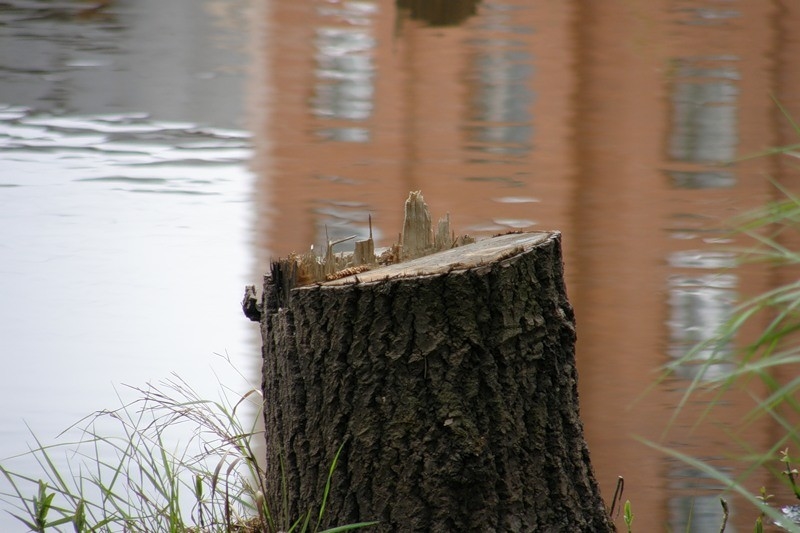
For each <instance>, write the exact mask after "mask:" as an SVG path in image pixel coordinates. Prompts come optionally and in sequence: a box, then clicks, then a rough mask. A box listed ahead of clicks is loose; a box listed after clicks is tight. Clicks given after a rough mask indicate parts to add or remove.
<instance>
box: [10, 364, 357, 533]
mask: <svg viewBox="0 0 800 533" xmlns="http://www.w3.org/2000/svg"><path fill="white" fill-rule="evenodd" d="M131 389H133V392H134V393H135V394H136V396H137V399H136V400H134V401H132V402H129V403H125V402H123V401H121V407H120V408H118V409H116V410H104V411H100V412H97V413H95V414H93V415H91V416H89V417H86V418H84V419H83V420H81V421H79V422H78V423H77V424H75V425H73V426H71V427H70V428H69V429H68V430H67V431H65V432H64V433H62V434H61V436H60V438H63V437H64V436H65V435H66V434H67V433H70V434H71V433H74V432H75V431H76V430H77V433H78V435H79V437H77V438H76V439H75V440H69V441H61V442H58V443H57V444H52V445H45V444H43V443H42V442H41V441H40V440H39V439H38V438H37V437H36V435H35V434H34V433H33V432H31V435H32V438H33V441H34V443H35V445H34V446H32V447H30V448H29V451H28V452H27V453H26V454H23V455H25V456H27V457H28V458H31V457H32V458H33V459H35V461H36V462H37V463H38V465H39V467H40V470H41V473H40V475H39V476H35V475H33V474H30V473H21V472H14V471H12V470H11V469H10V468H8V467H7V466H5V465H3V464H0V473H2V475H3V476H4V477H5V479H6V481H7V482H8V483H7V485H8V487H9V489H8V490H7V491H6V492H2V493H0V499H2V500H3V501H5V502H6V503H7V504H8V505H9V506H10V510H9V511H8V512H10V513H11V514H12V516H14V517H15V518H16V519H17V520H18V521H19V522H21V523H22V524H24V525H25V526H26V527H27V528H28V529H29V530H31V531H36V532H44V531H74V532H76V533H84V532H100V531H103V532H105V531H125V532H131V533H137V532H150V533H151V532H169V533H215V532H238V533H256V532H270V533H277V532H278V531H287V532H288V531H293V532H298V533H301V532H306V531H318V527H315V528H311V529H309V526H308V517H310V516H311V511H310V510H309V513H308V514H307V515H305V516H304V517H301V519H297V520H295V521H294V522H293V523H287V522H288V517H286V520H282V518H281V517H283V516H285V515H284V513H282V512H275V509H274V508H273V507H272V506H271V505H270V502H267V501H266V500H265V498H264V494H267V491H266V487H265V486H264V479H265V476H264V472H263V469H262V466H261V465H260V464H259V461H258V455H257V453H256V449H257V448H256V445H255V443H256V442H260V441H261V440H263V434H262V433H263V432H261V431H258V430H257V429H256V422H255V421H256V419H258V418H259V417H258V416H257V415H255V414H254V413H257V412H258V411H259V410H260V408H261V395H260V391H257V390H255V389H253V390H250V391H249V392H247V393H246V394H244V395H241V396H239V397H237V398H235V401H229V400H228V399H227V398H223V399H221V400H219V401H212V400H207V399H203V398H201V397H200V396H199V395H198V394H197V392H196V391H195V390H194V389H193V388H192V387H191V386H189V385H188V384H187V383H186V382H185V381H184V380H182V379H181V378H180V377H178V376H177V375H173V377H172V378H171V379H169V380H166V381H163V382H162V383H160V384H159V385H158V386H147V387H145V388H137V387H131ZM246 405H250V407H251V409H250V410H249V412H248V413H246V414H245V415H244V416H242V413H240V411H241V410H242V408H243V406H246ZM242 419H247V420H248V422H247V423H243V422H242ZM187 427H188V428H189V429H190V431H189V432H188V433H189V435H190V437H189V439H188V441H187V442H185V443H181V442H180V440H179V439H180V436H181V435H183V436H184V437H183V438H186V437H185V435H186V434H187V432H186V431H185V429H186V428H187ZM337 457H338V453H337ZM11 459H14V458H11ZM335 462H336V458H334V461H333V464H332V465H331V469H330V471H329V474H328V485H327V486H329V485H330V479H331V476H332V475H333V470H334V468H335ZM326 496H327V493H326ZM324 512H325V502H324V501H323V502H322V504H321V505H320V509H319V510H318V515H319V516H320V517H322V516H323V515H324ZM303 522H305V523H303ZM319 522H320V521H319V520H317V526H318V525H319ZM371 524H372V523H361V524H351V525H346V526H341V527H338V528H334V529H330V530H327V531H328V533H334V532H337V531H346V530H350V529H355V528H358V527H364V526H366V525H371ZM320 533H322V532H320Z"/></svg>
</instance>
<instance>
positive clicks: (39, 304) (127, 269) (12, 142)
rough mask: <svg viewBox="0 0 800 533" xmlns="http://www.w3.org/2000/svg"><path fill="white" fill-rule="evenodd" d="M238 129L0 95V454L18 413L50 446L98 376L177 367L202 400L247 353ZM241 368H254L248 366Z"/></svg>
mask: <svg viewBox="0 0 800 533" xmlns="http://www.w3.org/2000/svg"><path fill="white" fill-rule="evenodd" d="M249 155H250V140H249V136H248V135H247V134H246V133H244V132H241V131H235V130H222V129H214V128H206V127H202V126H199V125H196V124H192V123H177V122H163V121H152V120H150V119H149V118H148V116H147V115H146V114H142V113H130V114H115V115H89V116H52V115H48V114H35V113H34V112H33V111H31V110H29V109H27V108H24V107H19V106H17V107H14V106H9V105H5V106H4V105H0V185H2V187H0V228H2V230H0V295H2V303H3V305H2V306H0V353H3V357H4V367H3V368H4V371H5V373H6V379H5V380H4V381H5V385H4V387H3V388H2V391H0V402H2V404H3V405H6V406H10V405H13V406H14V409H13V412H12V411H10V410H6V411H5V413H4V416H2V417H0V442H2V444H0V457H7V456H9V455H11V454H13V453H17V452H20V451H24V447H23V446H24V444H23V443H24V442H25V441H26V440H28V438H27V437H26V436H25V433H26V429H25V425H24V424H23V420H24V421H25V422H27V423H28V424H29V425H30V427H31V428H32V429H33V430H34V431H35V432H36V433H37V435H40V436H41V437H42V438H43V439H44V440H45V441H49V440H50V439H51V438H52V437H54V436H55V435H56V434H57V433H58V432H59V431H61V430H63V429H64V428H65V427H66V426H67V425H68V424H70V423H72V422H75V421H76V420H77V419H78V418H80V417H81V416H83V415H86V414H88V413H91V412H93V411H95V410H97V409H102V408H109V407H115V406H117V405H118V400H117V398H116V394H115V392H114V388H113V387H112V384H115V385H119V384H122V383H126V384H131V385H134V386H142V385H144V384H145V383H146V382H148V381H158V380H160V379H163V378H167V377H169V375H170V373H171V372H173V371H174V372H177V373H178V374H179V375H181V376H182V377H184V378H185V379H186V380H187V381H188V382H190V383H192V385H196V386H197V388H198V390H199V391H200V392H201V394H207V395H208V396H206V397H209V398H214V397H216V394H217V392H218V389H219V384H218V383H215V379H214V376H213V373H212V370H213V372H215V373H217V374H218V375H219V379H220V381H222V382H223V383H225V384H226V385H230V386H233V387H236V386H237V383H238V382H239V379H240V378H238V377H237V376H236V374H235V372H234V370H233V369H232V368H230V367H229V366H228V364H227V363H225V362H224V361H222V360H221V359H220V358H219V357H216V356H215V355H214V353H215V352H216V353H225V352H228V353H229V354H230V356H231V357H232V359H233V361H234V363H235V364H236V365H237V366H238V367H239V369H240V370H242V371H243V372H247V371H248V370H249V368H250V367H251V366H253V367H254V366H255V365H256V362H255V361H251V360H250V359H251V358H252V357H253V356H252V354H253V353H257V350H256V351H254V350H253V348H252V344H251V338H250V335H251V333H252V332H251V331H250V328H249V327H248V326H249V323H248V322H247V321H246V320H244V319H243V317H242V316H241V311H240V309H239V305H238V300H239V296H240V292H241V289H242V287H243V285H244V284H245V282H246V281H247V280H248V274H249V269H250V265H249V254H248V253H247V245H248V243H247V239H246V235H247V234H248V228H249V221H248V216H249V213H250V212H251V205H250V189H251V186H252V176H251V174H250V172H249V171H248V170H247V169H246V167H245V165H244V161H245V160H246V159H247V158H248V157H249ZM253 375H255V373H253Z"/></svg>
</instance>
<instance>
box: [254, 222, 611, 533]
mask: <svg viewBox="0 0 800 533" xmlns="http://www.w3.org/2000/svg"><path fill="white" fill-rule="evenodd" d="M276 274H278V273H277V272H275V271H274V266H273V275H272V276H267V277H265V284H264V294H263V300H262V302H261V304H260V305H257V306H256V305H255V302H254V301H253V300H252V299H253V295H252V294H250V298H251V302H250V303H251V305H250V308H251V311H252V312H251V314H250V315H248V316H251V318H254V319H260V323H261V333H262V337H263V379H264V381H263V392H264V419H265V424H266V434H267V456H268V457H267V459H268V464H267V472H268V473H267V476H268V488H269V490H270V491H271V494H269V495H268V497H269V498H270V500H271V501H273V502H283V501H287V502H288V506H289V512H290V515H291V516H301V515H302V514H304V513H305V512H307V511H308V510H314V511H313V515H312V516H313V517H314V518H312V520H314V519H315V517H316V512H317V511H316V510H317V509H319V505H320V503H321V501H322V498H323V492H324V488H325V483H326V479H327V475H328V468H329V467H330V464H331V461H332V460H333V458H334V455H335V454H336V452H337V449H339V447H340V446H341V447H342V451H341V454H340V456H339V459H338V464H337V465H336V469H335V472H334V474H333V478H332V481H331V487H330V493H329V495H328V498H327V506H326V509H325V515H324V518H323V521H322V525H323V526H335V525H344V524H348V523H353V522H359V521H367V520H378V521H380V524H379V525H378V526H375V527H374V528H370V529H369V530H370V531H382V532H383V531H435V532H448V531H453V532H455V531H458V532H463V531H481V532H485V531H498V532H499V531H503V532H505V531H526V532H527V531H538V532H549V531H568V532H577V531H586V532H593V533H596V532H604V531H614V526H613V524H612V522H611V521H610V519H609V518H608V515H607V511H606V509H605V506H604V503H603V501H602V499H601V497H600V492H599V489H598V486H597V483H596V481H595V478H594V475H593V472H592V468H591V464H590V461H589V450H588V448H587V446H586V442H585V441H584V437H583V427H582V424H581V421H580V418H579V410H578V390H577V381H576V380H577V374H576V368H575V353H574V351H575V322H574V314H573V311H572V307H571V306H570V304H569V302H568V300H567V296H566V289H565V286H564V281H563V267H562V256H561V235H560V233H557V232H543V233H518V234H507V235H502V236H498V237H494V238H492V239H487V240H484V241H480V242H477V243H475V244H470V245H467V246H463V247H459V248H454V249H451V250H447V251H444V252H440V253H435V254H433V255H429V256H426V257H422V258H420V259H415V260H412V261H409V262H406V263H400V264H396V265H392V266H388V267H384V268H378V269H375V270H370V271H367V272H362V273H359V274H357V275H354V276H349V277H345V278H342V279H337V280H334V281H330V282H324V283H316V284H313V285H310V286H305V287H297V288H292V286H291V284H289V285H288V286H287V284H286V281H285V280H281V279H276V278H280V275H277V276H276ZM282 275H285V273H284V274H282ZM246 299H247V298H246ZM247 307H248V306H247V305H245V308H246V309H247ZM255 307H257V308H258V309H257V310H255ZM284 490H285V491H286V494H285V495H284V494H283V492H282V491H284Z"/></svg>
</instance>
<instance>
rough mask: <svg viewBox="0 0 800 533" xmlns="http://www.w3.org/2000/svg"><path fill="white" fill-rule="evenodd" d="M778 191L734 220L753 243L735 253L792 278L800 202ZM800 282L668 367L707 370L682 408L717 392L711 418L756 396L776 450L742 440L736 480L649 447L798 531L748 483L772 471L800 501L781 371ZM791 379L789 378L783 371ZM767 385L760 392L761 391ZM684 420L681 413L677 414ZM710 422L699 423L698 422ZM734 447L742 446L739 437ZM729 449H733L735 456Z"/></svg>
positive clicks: (789, 149)
mask: <svg viewBox="0 0 800 533" xmlns="http://www.w3.org/2000/svg"><path fill="white" fill-rule="evenodd" d="M777 104H778V106H779V108H780V109H781V111H782V112H784V115H785V116H786V117H787V119H788V120H789V122H790V123H791V124H792V126H793V128H794V129H795V131H796V132H797V133H798V135H799V136H800V127H798V125H797V124H795V123H794V121H793V120H792V119H791V117H789V116H788V114H786V112H785V110H784V109H783V108H782V107H781V106H780V103H777ZM798 149H800V145H791V146H785V147H781V148H775V149H772V150H769V151H768V152H764V153H763V154H759V155H761V156H767V155H769V156H783V157H790V158H797V157H798V152H797V150H798ZM774 186H775V187H776V190H778V191H779V192H780V194H781V197H780V198H779V199H777V200H775V201H772V202H769V203H768V204H767V205H765V206H763V207H761V208H759V209H756V210H753V211H750V212H748V213H746V214H744V215H742V216H740V217H738V218H736V219H735V220H734V221H733V227H734V230H733V232H734V233H735V234H737V235H744V236H747V237H749V239H750V241H751V245H750V246H747V247H744V248H738V249H734V250H732V251H733V252H735V256H736V257H737V266H738V265H745V264H749V263H767V264H769V265H770V267H771V269H772V270H773V271H778V270H780V269H785V271H787V272H795V273H796V272H798V271H800V249H797V248H800V197H798V196H797V195H795V194H793V193H792V192H791V191H790V190H788V189H787V188H785V187H783V186H781V185H780V184H779V183H775V184H774ZM750 324H754V325H756V326H758V327H756V329H757V330H758V332H759V333H758V334H757V335H756V337H755V339H754V340H751V341H748V342H746V344H744V345H743V346H742V347H741V348H740V349H739V350H738V352H737V354H736V355H737V357H735V358H731V355H730V351H729V347H730V346H734V345H735V344H734V340H735V339H736V338H737V337H739V336H740V334H741V332H742V330H743V329H744V328H745V327H747V326H749V325H750ZM798 333H800V280H794V281H789V282H787V283H785V284H783V285H781V286H778V287H776V288H774V289H771V290H768V291H766V292H764V293H763V294H758V295H755V296H753V297H751V298H749V299H747V300H745V301H743V302H742V303H741V304H739V305H738V306H737V307H736V308H735V309H734V310H733V312H732V314H731V317H730V318H729V320H727V321H726V322H725V323H724V324H723V325H722V326H721V327H720V328H719V329H718V331H717V332H716V334H715V335H713V336H712V337H711V338H709V339H707V340H705V341H704V342H702V343H700V344H698V345H697V346H695V347H694V348H693V349H692V350H690V351H689V352H688V353H687V354H686V355H685V356H684V357H682V358H681V359H679V360H676V361H675V362H674V363H672V364H671V365H669V367H668V368H667V375H668V374H669V373H670V372H672V371H674V370H675V369H677V368H679V367H681V366H684V365H696V368H697V369H698V370H699V371H698V372H696V374H695V378H694V380H693V381H692V382H691V383H690V384H689V386H688V388H687V390H686V392H685V394H684V396H683V398H682V400H681V402H680V404H679V406H678V411H680V409H681V408H682V407H683V406H684V405H686V404H687V402H688V401H689V400H690V398H691V397H692V396H693V395H694V394H696V393H698V392H700V391H707V390H709V389H711V390H715V391H716V394H715V395H714V396H713V399H712V401H711V402H710V404H709V407H708V408H707V410H706V413H705V415H704V417H707V416H709V415H710V414H711V413H713V411H714V408H715V407H716V406H717V405H722V404H724V402H725V393H726V392H727V391H729V390H731V389H734V388H740V389H744V390H747V391H750V395H751V397H752V398H753V407H752V409H751V411H750V412H749V413H748V414H747V415H746V416H745V417H744V422H745V425H747V423H752V422H753V421H755V420H758V419H762V418H763V417H767V418H769V419H771V420H772V421H773V422H774V423H773V426H774V427H776V428H778V431H777V432H776V433H775V435H774V442H773V443H772V446H771V447H770V449H768V450H758V451H756V450H753V449H752V447H750V446H749V445H748V444H747V442H746V440H745V439H741V440H739V441H738V443H739V444H740V445H742V446H743V448H744V450H745V451H746V452H747V454H748V455H747V459H748V461H749V463H750V465H749V468H748V469H747V470H746V472H744V473H743V474H742V475H740V476H739V477H737V478H736V479H731V478H729V477H727V476H726V475H724V474H722V473H721V472H719V471H717V470H715V469H714V468H712V467H710V466H709V465H705V464H703V463H702V462H701V461H698V460H696V459H693V458H691V457H688V456H685V455H683V454H680V453H678V452H676V451H674V450H667V449H665V448H662V447H660V446H658V445H656V444H654V443H648V444H650V445H651V446H653V447H654V448H656V449H659V450H660V451H662V452H664V453H667V454H669V455H672V456H673V457H675V458H678V459H681V460H682V461H684V462H686V463H688V464H691V465H693V466H695V467H696V468H698V469H700V470H701V471H704V472H705V473H707V474H708V475H710V476H711V477H713V478H715V479H717V480H718V481H719V482H720V483H721V484H723V485H724V486H726V487H729V488H731V489H732V490H734V491H736V492H738V493H740V494H742V495H743V496H745V497H746V498H747V499H748V500H749V501H751V502H752V503H753V504H754V505H755V506H756V507H757V509H758V511H759V513H760V516H759V519H758V523H759V524H760V523H761V520H762V518H763V517H769V518H770V519H771V520H773V521H779V520H780V519H781V516H783V519H782V520H780V522H781V525H782V526H783V527H784V528H785V529H787V530H790V531H800V525H798V524H797V523H794V522H793V521H791V520H786V516H791V515H792V514H793V513H794V512H796V509H795V508H796V507H797V506H788V507H784V508H783V509H782V514H781V513H778V512H777V511H775V512H773V510H772V509H771V508H770V507H769V505H768V503H767V501H766V499H767V498H766V497H763V496H764V495H762V498H759V497H756V496H752V495H749V494H745V491H744V489H742V486H741V482H742V481H743V479H744V477H746V476H747V475H749V473H751V472H753V471H754V470H756V469H760V468H768V469H770V470H771V471H773V472H775V473H776V474H778V476H779V477H781V478H782V480H783V482H784V483H785V484H786V485H787V489H789V490H790V491H791V492H789V494H791V493H792V492H793V493H794V495H796V496H797V498H798V499H800V490H797V486H796V484H795V482H796V478H795V477H794V476H795V472H794V471H793V470H792V469H791V467H790V466H789V457H788V453H789V450H794V451H795V452H797V451H798V450H800V431H798V427H797V426H796V423H797V421H798V420H800V399H798V392H800V375H795V376H794V377H791V378H789V379H780V378H779V377H777V376H778V374H779V372H780V371H781V370H786V369H789V368H796V365H797V364H798V363H800V337H798ZM720 363H724V364H731V363H732V365H733V366H732V368H731V371H730V372H727V373H719V372H712V371H710V370H711V369H712V367H713V366H714V365H717V364H720ZM783 374H787V373H786V372H783ZM754 384H759V387H754V386H753V385H754ZM753 390H763V391H765V393H764V394H759V395H757V394H756V393H754V392H752V391H753ZM676 415H677V413H676ZM701 422H703V420H700V421H698V423H701ZM732 442H736V440H735V439H732ZM727 451H729V450H727ZM779 463H784V464H786V465H787V467H786V470H785V471H782V472H780V471H777V470H775V468H774V465H775V464H779Z"/></svg>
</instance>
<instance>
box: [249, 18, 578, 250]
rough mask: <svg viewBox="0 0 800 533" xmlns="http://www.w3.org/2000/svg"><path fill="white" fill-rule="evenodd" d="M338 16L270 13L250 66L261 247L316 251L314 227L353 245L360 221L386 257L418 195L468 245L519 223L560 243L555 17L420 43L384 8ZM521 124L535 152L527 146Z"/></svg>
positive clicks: (421, 37)
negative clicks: (536, 225) (260, 83)
mask: <svg viewBox="0 0 800 533" xmlns="http://www.w3.org/2000/svg"><path fill="white" fill-rule="evenodd" d="M517 3H519V4H520V5H522V3H521V2H517ZM349 6H350V7H349V8H348V7H347V6H345V5H344V4H338V3H332V4H325V5H319V6H316V7H314V6H309V5H307V4H306V5H303V6H294V5H291V4H289V3H286V2H278V3H276V4H275V5H274V7H273V8H272V11H271V12H270V13H269V21H270V22H269V28H270V30H269V33H270V35H269V43H268V45H267V46H266V47H265V50H266V51H267V54H266V55H265V56H263V57H262V58H261V59H260V61H261V65H260V66H259V68H260V69H265V70H267V71H269V102H267V103H266V105H267V108H268V113H269V114H268V116H266V117H264V119H263V120H261V121H259V123H258V124H256V125H255V129H256V130H259V131H261V132H262V135H263V136H264V137H265V138H267V139H268V144H269V149H268V150H267V149H264V147H265V146H266V143H265V144H263V145H262V147H261V148H262V151H261V156H260V158H259V160H258V162H257V165H259V166H262V167H263V168H269V169H270V170H269V172H265V173H262V177H261V180H262V183H263V186H262V193H263V194H265V201H264V202H262V203H263V204H265V205H268V206H269V212H270V213H271V214H270V215H269V216H268V217H265V218H264V219H262V220H261V221H260V223H261V224H265V225H266V226H264V227H263V230H262V231H260V232H259V234H260V235H262V238H264V239H266V241H262V242H261V244H260V246H261V248H266V249H269V250H270V252H271V253H275V254H285V253H287V252H289V251H291V250H294V249H297V248H299V247H303V246H306V245H308V244H311V243H320V240H324V227H325V226H326V225H327V227H328V231H329V235H331V237H333V236H334V235H340V234H344V233H356V232H361V233H363V232H364V231H365V229H366V215H367V213H372V214H373V220H374V223H375V226H376V228H377V229H378V230H379V235H378V236H379V239H380V241H381V242H380V243H379V244H384V245H386V244H389V242H390V240H391V239H393V238H394V234H395V232H397V231H399V230H400V227H401V222H402V221H401V218H400V217H401V209H402V203H403V201H404V199H405V197H406V195H407V193H408V191H409V190H416V189H421V190H422V191H423V193H424V194H425V198H426V200H427V201H428V203H429V204H430V205H431V206H432V208H433V210H434V215H435V216H437V215H443V214H444V213H445V212H450V213H451V214H452V216H453V222H454V225H455V226H457V227H458V228H461V229H464V230H466V231H472V232H475V231H480V230H484V232H485V233H489V232H497V231H503V230H505V229H513V228H516V226H520V225H526V224H529V223H530V222H531V221H538V222H540V224H541V225H542V226H545V227H559V228H560V229H565V224H566V223H567V221H568V219H567V216H566V213H567V212H568V209H567V208H566V206H567V202H568V200H569V197H570V195H569V194H568V191H569V189H568V187H569V181H568V180H567V179H566V177H567V176H569V175H570V173H571V172H570V170H569V163H568V161H569V160H568V147H569V146H568V139H567V135H568V126H567V125H568V123H569V120H568V119H569V117H568V115H567V113H568V109H569V108H568V101H569V96H570V90H568V89H565V87H569V83H568V76H569V68H568V67H569V61H568V59H567V58H568V56H567V54H566V52H568V50H569V47H568V43H567V42H566V40H565V39H566V37H567V36H568V32H567V31H566V30H567V28H568V26H567V24H568V22H569V20H568V18H567V13H566V11H563V10H555V12H554V13H550V12H544V13H537V12H536V11H533V10H529V9H526V10H521V9H516V10H513V11H512V12H508V13H507V12H505V10H498V9H496V6H495V7H492V6H491V5H488V7H486V10H487V12H488V14H486V15H482V16H481V17H476V18H472V19H469V20H467V21H466V22H465V23H464V24H462V25H460V26H447V27H436V28H432V27H426V26H423V25H422V24H421V23H420V22H417V21H412V20H408V19H401V20H395V16H396V12H395V11H394V7H393V6H392V5H391V4H389V3H386V2H382V3H378V4H368V3H363V4H359V5H358V6H357V7H353V4H349ZM348 9H350V10H351V11H347V10H348ZM354 10H355V11H354ZM492 11H497V12H496V13H493V12H492ZM537 17H538V18H539V19H541V20H539V19H537ZM512 19H513V20H512ZM301 21H304V22H301ZM543 21H544V22H546V24H544V23H543ZM511 22H513V26H511V27H509V26H510V24H511ZM534 25H537V27H536V28H534ZM538 25H540V26H541V27H539V26H538ZM539 49H542V50H543V52H542V53H541V56H542V57H543V58H544V60H543V61H542V62H541V64H539V63H537V61H538V54H539V52H532V51H536V50H539ZM544 50H550V51H552V50H559V53H561V54H563V57H562V58H560V59H559V58H557V57H551V56H548V55H547V54H545V52H544ZM534 56H536V57H534ZM257 98H261V97H260V96H259V97H257ZM545 102H546V103H547V105H548V106H549V107H548V109H547V110H546V111H545V110H540V109H539V107H540V106H541V105H542V104H543V103H545ZM534 116H535V117H536V121H535V124H536V127H537V128H543V127H548V128H549V130H548V135H547V136H546V138H545V137H538V136H535V135H534V131H533V124H534V120H533V117H534ZM555 175H558V176H560V178H559V179H555V180H546V179H545V178H546V177H548V176H555ZM278 199H280V201H278ZM532 199H535V200H539V202H538V203H533V202H531V201H529V200H532ZM262 208H264V206H262Z"/></svg>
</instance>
